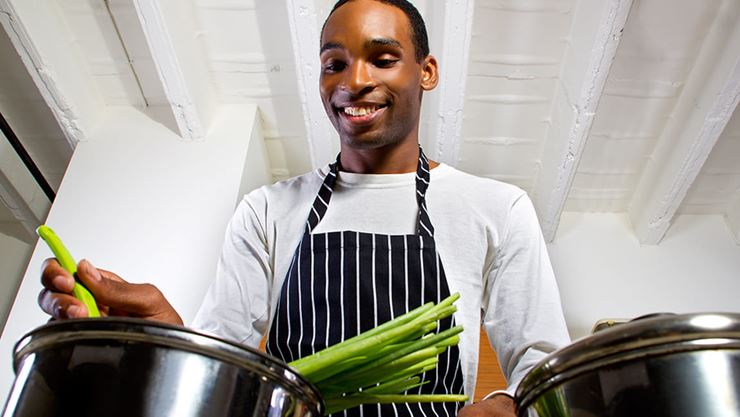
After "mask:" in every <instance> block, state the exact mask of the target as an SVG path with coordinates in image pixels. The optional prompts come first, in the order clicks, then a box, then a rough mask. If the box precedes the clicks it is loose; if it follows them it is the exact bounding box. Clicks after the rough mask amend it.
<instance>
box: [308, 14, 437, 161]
mask: <svg viewBox="0 0 740 417" xmlns="http://www.w3.org/2000/svg"><path fill="white" fill-rule="evenodd" d="M399 4H402V5H403V6H399ZM409 7H411V8H412V9H413V6H411V5H410V4H409V3H408V2H406V1H400V0H395V1H389V0H342V1H340V2H339V3H337V5H336V6H335V7H334V9H333V10H332V12H331V14H330V15H329V17H328V18H327V20H326V23H325V24H324V28H323V30H322V35H321V56H320V57H321V82H320V90H321V98H322V101H323V103H324V108H325V110H326V112H327V114H328V116H329V119H330V120H331V121H332V124H333V125H334V127H335V128H336V129H337V131H338V132H339V136H340V139H341V141H342V146H343V149H344V147H345V145H346V146H349V147H350V148H352V149H377V148H381V147H385V146H391V145H397V144H405V145H407V146H412V145H413V146H416V144H417V143H418V129H419V113H420V111H421V96H422V92H423V91H426V90H431V89H433V88H434V87H435V86H436V85H437V78H438V76H437V62H436V60H435V59H434V57H432V56H431V55H429V54H428V46H427V44H426V31H425V30H423V26H424V24H423V21H422V20H421V17H420V16H418V12H417V11H416V9H413V12H410V11H409V10H411V9H409ZM409 14H411V15H416V16H417V17H409ZM412 19H414V20H418V21H420V22H421V23H420V25H421V29H422V30H421V33H423V35H422V36H421V37H420V38H419V39H423V40H420V41H419V40H417V35H416V32H417V31H416V29H415V24H414V23H413V22H412ZM417 44H420V45H421V46H420V47H419V46H418V45H417ZM419 56H421V58H419Z"/></svg>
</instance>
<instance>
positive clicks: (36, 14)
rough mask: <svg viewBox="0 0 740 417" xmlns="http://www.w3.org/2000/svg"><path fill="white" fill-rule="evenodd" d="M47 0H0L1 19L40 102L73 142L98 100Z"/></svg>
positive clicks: (81, 136)
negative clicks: (40, 97)
mask: <svg viewBox="0 0 740 417" xmlns="http://www.w3.org/2000/svg"><path fill="white" fill-rule="evenodd" d="M55 6H56V5H55V2H54V1H52V0H41V1H25V0H0V24H2V27H3V29H4V30H5V32H6V33H7V34H8V37H9V38H10V40H11V42H12V43H13V46H14V47H15V50H16V51H17V52H18V55H20V57H21V59H22V61H23V64H24V65H25V67H26V69H27V71H28V73H29V75H30V76H31V78H32V79H33V82H34V84H35V85H36V87H37V88H38V89H39V92H40V94H41V96H42V97H43V99H44V102H45V103H46V105H47V106H49V109H50V110H51V112H52V114H53V115H54V118H55V119H56V121H57V123H59V126H60V127H61V130H62V132H63V133H64V136H65V138H66V139H67V142H68V143H69V145H70V147H71V148H74V147H75V146H76V144H77V143H78V142H79V141H83V140H86V139H87V138H88V137H89V135H90V129H91V127H92V126H93V125H94V124H95V121H96V119H97V117H98V116H99V115H100V114H101V113H102V111H103V108H104V106H103V102H102V99H101V97H100V96H99V94H98V93H97V91H96V90H95V88H94V85H93V82H92V80H91V79H90V77H89V76H88V75H87V73H86V71H84V70H83V71H81V70H80V69H81V68H84V64H83V63H82V62H81V61H80V60H78V59H77V58H76V54H74V53H70V51H74V40H73V39H70V34H69V33H68V31H67V29H66V26H65V22H64V20H63V18H62V16H61V15H60V14H59V13H58V12H57V9H56V7H55Z"/></svg>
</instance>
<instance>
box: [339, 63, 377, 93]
mask: <svg viewBox="0 0 740 417" xmlns="http://www.w3.org/2000/svg"><path fill="white" fill-rule="evenodd" d="M346 74H347V77H346V78H345V86H346V89H347V91H348V92H350V93H352V94H360V93H362V92H364V91H367V90H368V89H372V88H373V87H375V84H376V83H375V80H374V78H373V76H372V73H371V71H370V69H369V68H368V66H367V63H366V62H362V61H360V62H355V63H353V64H352V65H351V66H350V68H349V71H347V72H346Z"/></svg>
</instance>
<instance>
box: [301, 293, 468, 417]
mask: <svg viewBox="0 0 740 417" xmlns="http://www.w3.org/2000/svg"><path fill="white" fill-rule="evenodd" d="M458 298H460V295H459V294H457V293H456V294H453V295H451V296H449V297H447V298H445V299H444V300H442V301H441V302H439V303H438V304H436V305H435V304H434V303H427V304H424V305H422V306H420V307H418V308H416V309H414V310H412V311H410V312H408V313H406V314H404V315H401V316H399V317H396V318H395V319H393V320H390V321H388V322H386V323H383V324H381V325H379V326H377V327H375V328H373V329H371V330H368V331H366V332H364V333H361V334H359V335H357V336H355V337H353V338H351V339H347V340H345V341H344V342H341V343H338V344H336V345H333V346H330V347H328V348H326V349H323V350H321V351H319V352H316V353H314V354H313V355H310V356H306V357H304V358H301V359H298V360H295V361H293V362H291V363H290V364H289V365H290V366H292V367H293V368H294V369H295V370H296V371H297V372H299V373H300V374H301V375H303V376H304V377H306V378H307V379H308V380H310V381H311V382H312V383H314V385H316V387H317V388H318V389H319V391H320V392H321V395H322V397H323V399H324V402H325V404H326V408H327V409H326V414H331V413H335V412H337V411H341V410H345V409H347V408H352V407H356V406H358V405H360V404H388V403H403V402H445V401H454V402H458V401H467V399H468V397H467V396H465V395H447V394H415V395H409V394H404V393H405V392H407V391H408V390H410V389H413V388H417V387H419V386H421V385H424V384H425V383H426V381H423V380H422V379H421V377H420V376H419V375H421V374H423V373H424V372H428V371H431V370H434V369H436V367H437V356H438V355H439V354H441V353H443V352H445V351H446V350H447V349H448V348H449V347H450V346H455V345H457V344H458V342H459V341H460V336H459V334H460V333H461V332H462V330H463V329H462V327H461V326H455V327H452V328H449V329H447V330H444V331H441V332H439V333H435V331H436V330H437V326H438V322H439V321H440V320H442V319H445V318H447V317H450V316H451V315H452V314H453V313H454V312H455V311H456V307H455V306H454V305H453V303H454V302H455V301H456V300H457V299H458Z"/></svg>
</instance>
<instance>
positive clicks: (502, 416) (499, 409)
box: [457, 395, 516, 417]
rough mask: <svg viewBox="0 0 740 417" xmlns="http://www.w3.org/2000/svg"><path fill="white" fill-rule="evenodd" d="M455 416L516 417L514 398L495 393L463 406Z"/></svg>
mask: <svg viewBox="0 0 740 417" xmlns="http://www.w3.org/2000/svg"><path fill="white" fill-rule="evenodd" d="M457 417H516V411H515V408H514V400H512V399H511V397H508V396H506V395H496V396H495V397H493V398H491V399H488V400H483V401H480V402H477V403H475V404H470V405H469V406H467V407H463V409H462V410H460V412H459V413H457Z"/></svg>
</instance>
